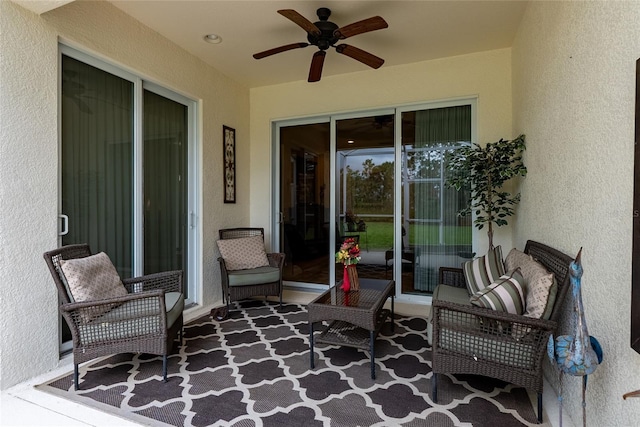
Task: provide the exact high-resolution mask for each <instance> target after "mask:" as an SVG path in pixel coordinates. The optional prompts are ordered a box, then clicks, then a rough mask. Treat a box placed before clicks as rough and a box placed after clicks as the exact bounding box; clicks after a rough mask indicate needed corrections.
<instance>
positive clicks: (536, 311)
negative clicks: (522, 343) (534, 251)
mask: <svg viewBox="0 0 640 427" xmlns="http://www.w3.org/2000/svg"><path fill="white" fill-rule="evenodd" d="M504 264H505V268H506V269H507V270H511V269H516V268H519V269H520V271H521V272H522V277H523V278H524V281H525V283H526V309H525V312H524V315H525V316H527V317H531V318H535V319H540V318H542V319H547V320H548V319H550V318H551V313H552V311H553V305H554V304H555V300H556V293H557V291H558V284H557V282H556V280H555V277H554V275H553V273H550V272H548V271H547V269H546V268H545V267H544V266H543V265H542V264H540V263H539V262H537V261H536V260H535V259H533V257H532V256H531V255H528V254H525V253H524V252H521V251H519V250H517V249H515V248H514V249H511V251H509V254H508V255H507V257H506V258H505V260H504Z"/></svg>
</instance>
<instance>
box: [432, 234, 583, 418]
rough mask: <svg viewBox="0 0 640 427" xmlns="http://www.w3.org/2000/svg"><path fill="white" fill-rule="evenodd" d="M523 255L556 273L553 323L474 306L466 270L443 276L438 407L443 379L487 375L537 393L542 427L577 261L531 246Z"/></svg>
mask: <svg viewBox="0 0 640 427" xmlns="http://www.w3.org/2000/svg"><path fill="white" fill-rule="evenodd" d="M524 252H525V253H526V254H529V255H531V256H532V257H533V259H534V260H536V261H538V262H539V263H541V264H542V265H543V266H544V267H545V268H546V269H547V270H548V271H549V272H552V273H554V276H555V279H556V281H557V294H556V300H555V303H554V305H553V311H552V312H551V316H550V318H549V320H543V319H535V318H530V317H525V316H523V315H517V314H510V313H505V312H500V311H494V310H492V309H490V308H481V307H477V306H474V305H471V303H470V302H469V293H468V291H467V287H466V284H465V276H464V274H463V270H462V269H452V268H443V269H441V270H440V283H441V284H439V285H438V286H437V288H436V290H435V291H434V295H433V304H432V313H431V316H430V317H431V324H430V327H431V328H432V330H431V331H430V335H431V336H430V341H431V344H432V348H433V359H432V361H433V363H432V364H433V366H432V369H433V377H432V380H431V386H432V400H433V401H434V402H437V399H438V375H439V374H475V375H483V376H487V377H492V378H497V379H500V380H503V381H506V382H509V383H511V384H515V385H518V386H521V387H525V388H528V389H532V390H535V391H536V393H537V394H538V421H539V422H542V389H543V380H542V367H543V360H544V358H545V357H546V348H547V341H548V340H549V336H550V334H551V333H555V331H556V328H557V322H558V320H559V318H560V315H561V311H562V309H563V300H564V298H565V296H566V293H567V291H568V289H569V288H570V285H569V273H568V271H569V264H570V263H571V261H572V260H573V258H571V257H570V256H568V255H565V254H563V253H561V252H560V251H558V250H556V249H553V248H551V247H549V246H546V245H544V244H542V243H538V242H534V241H531V240H530V241H528V242H527V244H526V247H525V250H524ZM514 331H519V333H514ZM523 331H525V332H526V333H524V332H523Z"/></svg>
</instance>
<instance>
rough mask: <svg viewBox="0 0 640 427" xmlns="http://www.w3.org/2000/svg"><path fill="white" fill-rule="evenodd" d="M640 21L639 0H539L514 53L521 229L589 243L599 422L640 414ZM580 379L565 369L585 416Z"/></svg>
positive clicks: (592, 388) (530, 235)
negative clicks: (633, 338)
mask: <svg viewBox="0 0 640 427" xmlns="http://www.w3.org/2000/svg"><path fill="white" fill-rule="evenodd" d="M639 23H640V3H638V2H531V3H530V4H529V6H528V9H527V11H526V13H525V16H524V18H523V22H522V24H521V26H520V28H519V32H518V36H517V38H516V41H515V44H514V46H513V53H512V56H513V87H514V89H513V98H514V102H513V111H514V114H513V120H514V129H517V130H518V132H524V133H526V134H527V152H526V155H525V162H526V164H527V166H528V168H529V175H528V176H527V178H526V180H525V181H524V183H523V186H522V193H523V194H522V195H523V197H522V204H521V206H520V209H519V216H518V218H517V221H516V226H515V236H514V240H515V243H516V245H517V246H522V245H523V244H524V242H525V240H526V239H535V240H540V241H542V242H545V243H547V244H549V245H551V246H554V247H557V248H558V249H560V250H562V251H564V252H566V253H569V254H573V255H575V254H576V253H577V252H578V250H579V249H580V247H584V250H583V256H582V260H583V266H584V275H583V280H582V296H583V301H584V307H585V312H586V319H587V323H588V326H589V332H590V334H591V335H593V336H595V337H596V338H597V339H598V340H599V341H600V343H601V344H602V346H603V348H604V357H605V359H604V363H603V364H602V365H601V366H600V367H599V368H598V369H597V370H596V372H595V373H594V374H593V375H591V376H590V377H589V381H588V389H587V402H588V403H587V425H590V426H635V425H638V422H639V420H640V401H639V400H638V399H630V400H627V401H623V400H622V394H623V393H625V392H628V391H631V390H637V389H639V388H640V355H638V354H637V353H635V352H634V351H632V350H631V348H630V347H629V332H630V329H629V328H630V326H629V325H630V320H629V315H630V304H629V301H630V295H631V244H632V241H631V235H632V201H633V200H632V193H633V167H634V164H633V149H634V144H633V140H634V111H635V110H634V108H635V107H634V106H635V72H636V69H635V61H636V59H638V58H639V57H640V25H639ZM566 320H567V319H565V323H564V324H563V329H564V330H567V328H568V324H567V322H566ZM549 373H550V375H549V377H550V378H551V379H552V381H553V383H556V385H557V379H556V378H555V375H553V373H555V372H554V371H552V370H550V371H549ZM580 384H581V382H580V380H579V379H577V378H567V376H565V380H564V397H565V407H566V408H567V409H568V410H569V412H570V413H571V414H573V418H574V422H575V424H576V425H581V424H582V416H581V415H582V408H581V406H580V404H581V387H580Z"/></svg>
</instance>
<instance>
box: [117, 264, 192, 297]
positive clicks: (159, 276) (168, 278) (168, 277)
mask: <svg viewBox="0 0 640 427" xmlns="http://www.w3.org/2000/svg"><path fill="white" fill-rule="evenodd" d="M122 283H123V284H124V287H125V288H127V292H129V293H132V292H135V291H136V290H137V289H136V288H137V285H140V286H141V290H142V291H148V290H154V289H162V290H164V291H165V292H180V293H183V292H184V291H183V286H182V270H173V271H163V272H161V273H154V274H148V275H145V276H140V277H132V278H129V279H124V280H122Z"/></svg>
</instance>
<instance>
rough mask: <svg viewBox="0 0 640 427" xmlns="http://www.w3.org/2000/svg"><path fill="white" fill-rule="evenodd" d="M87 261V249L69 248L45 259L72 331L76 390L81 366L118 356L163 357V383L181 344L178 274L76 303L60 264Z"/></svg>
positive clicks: (134, 282)
mask: <svg viewBox="0 0 640 427" xmlns="http://www.w3.org/2000/svg"><path fill="white" fill-rule="evenodd" d="M91 255H92V254H91V250H90V249H89V246H88V245H86V244H77V245H68V246H64V247H62V248H59V249H56V250H53V251H49V252H46V253H45V254H44V259H45V261H46V263H47V266H48V267H49V271H50V272H51V275H52V277H53V281H54V282H55V284H56V287H57V288H58V294H59V295H60V300H61V302H62V303H61V305H60V312H61V313H62V316H63V317H64V319H65V321H66V322H67V324H68V325H69V329H71V336H72V339H73V364H74V387H75V389H76V390H78V388H79V381H78V380H79V378H78V365H79V364H80V363H83V362H86V361H89V360H92V359H95V358H97V357H101V356H107V355H111V354H118V353H149V354H156V355H160V356H162V357H163V359H162V362H163V363H162V375H163V379H164V381H165V382H166V381H167V356H168V354H169V353H170V351H171V348H172V344H173V342H174V340H175V339H176V338H177V337H178V336H179V337H180V340H182V326H183V315H182V311H183V309H184V294H183V290H182V271H168V272H163V273H156V274H150V275H147V276H142V277H136V278H130V279H124V280H122V283H123V285H124V287H125V289H126V291H127V293H128V294H127V295H124V296H121V297H116V298H109V299H102V300H93V301H82V302H74V298H73V296H72V295H71V292H70V291H69V290H68V285H67V284H65V283H66V278H65V277H64V274H63V273H62V268H61V266H60V261H61V260H70V259H77V258H85V257H88V256H91Z"/></svg>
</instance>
